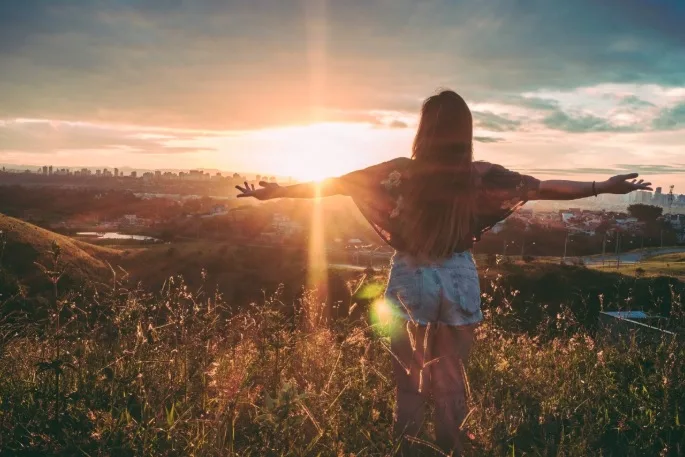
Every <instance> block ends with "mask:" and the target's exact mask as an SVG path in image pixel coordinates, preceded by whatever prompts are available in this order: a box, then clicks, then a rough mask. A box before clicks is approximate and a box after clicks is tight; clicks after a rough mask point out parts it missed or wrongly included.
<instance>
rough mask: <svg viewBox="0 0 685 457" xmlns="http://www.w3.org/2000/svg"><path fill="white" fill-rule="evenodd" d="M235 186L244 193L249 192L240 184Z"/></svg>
mask: <svg viewBox="0 0 685 457" xmlns="http://www.w3.org/2000/svg"><path fill="white" fill-rule="evenodd" d="M235 188H236V189H238V190H239V191H240V192H242V193H245V192H247V189H243V188H242V187H240V186H235Z"/></svg>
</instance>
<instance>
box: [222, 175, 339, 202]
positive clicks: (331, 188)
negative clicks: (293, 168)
mask: <svg viewBox="0 0 685 457" xmlns="http://www.w3.org/2000/svg"><path fill="white" fill-rule="evenodd" d="M244 184H245V187H241V186H235V187H236V189H238V190H239V191H240V193H239V194H238V198H241V197H254V198H256V199H257V200H270V199H272V198H316V197H330V196H332V195H340V194H343V193H344V192H343V188H342V185H341V183H340V180H339V179H338V178H329V179H325V180H323V181H320V182H306V183H301V184H293V185H292V186H279V185H278V184H276V183H269V182H266V181H260V182H259V185H260V186H261V187H259V188H257V189H255V187H254V185H249V184H248V183H247V182H245V183H244Z"/></svg>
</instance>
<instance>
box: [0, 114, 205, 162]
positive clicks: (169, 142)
mask: <svg viewBox="0 0 685 457" xmlns="http://www.w3.org/2000/svg"><path fill="white" fill-rule="evenodd" d="M201 135H202V133H200V132H196V133H192V132H182V131H177V132H174V131H169V130H154V129H148V130H145V129H132V128H121V127H112V126H103V125H94V124H83V123H72V122H63V121H47V120H15V121H3V122H2V123H0V152H25V153H45V154H48V153H52V152H58V151H65V150H69V151H79V150H80V151H97V150H121V151H122V152H123V151H126V152H137V153H141V154H185V153H196V152H200V151H206V150H207V149H206V148H198V147H193V146H188V145H185V144H186V143H192V142H193V140H195V139H197V138H199V137H200V136H201Z"/></svg>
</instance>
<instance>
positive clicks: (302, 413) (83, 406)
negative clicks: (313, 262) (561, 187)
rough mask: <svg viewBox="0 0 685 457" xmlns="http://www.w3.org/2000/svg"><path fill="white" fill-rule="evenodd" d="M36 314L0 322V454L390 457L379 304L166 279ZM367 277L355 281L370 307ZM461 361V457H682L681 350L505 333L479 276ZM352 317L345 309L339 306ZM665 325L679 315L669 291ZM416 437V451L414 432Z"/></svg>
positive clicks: (567, 319)
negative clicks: (157, 287)
mask: <svg viewBox="0 0 685 457" xmlns="http://www.w3.org/2000/svg"><path fill="white" fill-rule="evenodd" d="M53 254H54V255H53V261H54V265H52V266H51V267H50V268H46V275H47V276H48V278H49V279H50V280H52V281H53V283H54V285H55V287H54V292H55V293H54V296H53V299H52V303H51V305H50V306H51V307H52V308H51V312H50V313H48V315H47V317H46V319H45V320H44V321H43V322H31V323H28V322H23V321H22V319H21V316H16V315H10V316H5V317H4V318H3V322H2V323H1V324H0V331H1V333H0V338H2V339H1V340H0V453H2V454H3V455H90V456H95V455H168V456H174V455H179V456H180V455H198V456H199V455H208V456H213V455H217V456H219V455H222V456H224V455H240V456H249V455H253V456H262V455H274V456H310V455H314V456H315V455H322V456H327V455H334V456H337V455H340V456H342V455H346V456H349V455H358V456H385V455H393V454H394V452H395V449H396V444H397V443H396V442H394V441H393V439H392V433H391V422H392V397H393V385H392V379H391V377H390V372H391V371H390V358H391V354H390V353H389V352H388V350H387V342H386V336H385V335H386V333H387V331H388V327H387V324H386V321H385V320H384V319H383V313H382V307H380V308H374V310H375V312H372V313H371V314H370V316H371V319H369V321H368V322H366V321H365V320H364V319H362V320H357V321H352V320H348V319H340V320H336V321H329V322H326V319H325V317H324V315H323V314H322V313H320V312H319V311H320V309H321V307H320V306H318V303H317V302H316V300H315V299H313V298H312V297H313V296H314V295H308V296H305V298H303V299H302V300H300V301H299V302H296V303H294V304H288V303H283V302H282V301H281V300H280V296H279V293H278V292H277V293H276V294H275V295H274V296H273V297H271V298H268V299H265V300H264V301H263V302H262V303H260V304H253V305H251V306H250V307H249V308H248V309H242V310H232V309H231V308H230V306H229V305H228V304H226V303H224V302H223V300H222V298H221V296H219V295H218V294H215V293H211V291H208V290H204V289H203V288H202V287H200V288H199V289H198V290H194V291H191V290H189V288H188V286H187V285H186V284H185V283H184V282H183V280H182V279H181V278H179V277H173V278H170V279H169V281H168V282H167V283H166V285H165V287H164V288H163V289H162V290H161V292H159V293H155V294H150V293H146V292H144V291H142V290H138V289H136V288H127V287H125V285H123V284H119V283H118V282H117V281H116V280H113V282H112V285H111V287H110V288H109V290H107V291H104V292H103V291H102V290H101V291H99V292H97V291H95V290H89V289H88V288H84V289H80V290H78V291H76V290H70V291H69V290H65V291H62V290H61V289H60V283H59V279H58V278H59V274H60V269H61V266H60V263H59V257H60V252H59V249H58V248H55V249H54V251H53ZM379 279H381V278H371V277H363V278H360V280H359V281H358V282H356V283H354V284H350V287H351V289H352V290H353V292H354V294H353V297H354V298H353V299H355V298H356V299H359V300H368V299H369V298H372V297H373V296H375V295H376V294H378V292H379V290H381V289H382V287H379V285H378V283H377V282H376V281H377V280H379ZM489 290H491V291H492V294H491V295H488V296H487V297H485V298H486V299H485V307H486V314H487V318H486V324H485V325H484V326H482V327H481V329H480V330H479V332H478V343H477V345H476V349H475V352H474V353H473V355H472V358H471V360H470V363H469V365H468V370H467V371H468V379H469V385H470V392H471V397H470V407H471V413H470V414H469V416H468V419H467V426H468V428H469V430H470V432H471V433H473V435H474V437H475V439H474V440H473V441H472V443H470V449H469V451H468V454H469V455H509V456H515V455H555V456H576V455H577V456H587V455H604V456H630V455H635V456H638V455H639V456H644V455H647V456H649V455H655V456H656V455H664V456H669V455H673V456H678V455H683V454H684V453H685V448H683V444H682V443H683V442H685V425H683V423H682V421H683V418H684V417H685V415H684V414H685V365H684V363H685V362H684V361H685V357H684V356H685V349H684V347H683V346H682V343H679V342H678V341H675V340H663V341H662V342H661V343H660V344H658V345H657V346H649V347H648V346H642V345H641V344H640V343H639V342H638V341H636V340H634V339H633V340H632V341H625V342H624V343H618V344H613V345H611V344H608V343H607V342H604V341H603V339H602V338H601V337H600V336H599V335H594V337H593V335H592V334H591V332H590V331H589V330H587V329H586V328H585V327H584V326H583V325H581V324H580V323H579V321H578V320H577V319H576V317H575V315H574V313H573V312H572V311H571V309H570V308H568V307H562V309H561V310H560V312H559V313H558V314H557V315H554V316H550V317H548V319H547V321H546V322H545V326H544V327H546V329H547V332H545V334H544V336H531V335H530V332H526V333H523V332H518V331H515V330H512V326H511V325H510V324H511V322H512V315H514V310H513V308H512V307H511V303H512V301H513V299H515V298H516V296H517V295H518V291H516V290H506V289H503V288H501V287H499V286H498V284H497V283H496V282H495V283H494V284H491V285H490V287H489ZM351 308H354V305H353V306H352V307H351ZM671 318H672V319H678V320H679V321H680V322H683V313H682V303H681V299H680V296H676V297H673V303H672V306H671ZM423 439H424V440H425V444H419V446H420V447H421V449H422V450H423V451H425V455H431V454H430V453H431V452H433V453H434V452H435V451H433V450H432V449H431V447H430V445H429V442H430V439H431V438H430V427H427V428H426V435H425V436H424V437H423Z"/></svg>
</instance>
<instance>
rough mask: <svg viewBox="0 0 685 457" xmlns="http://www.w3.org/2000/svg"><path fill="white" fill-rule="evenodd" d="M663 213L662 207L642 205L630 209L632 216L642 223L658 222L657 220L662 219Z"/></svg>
mask: <svg viewBox="0 0 685 457" xmlns="http://www.w3.org/2000/svg"><path fill="white" fill-rule="evenodd" d="M663 211H664V209H663V208H661V207H660V206H653V205H643V204H641V203H637V204H634V205H630V206H629V207H628V212H629V213H630V215H631V216H633V217H634V218H636V219H637V220H638V221H640V222H656V220H657V219H658V218H659V217H661V213H663Z"/></svg>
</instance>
